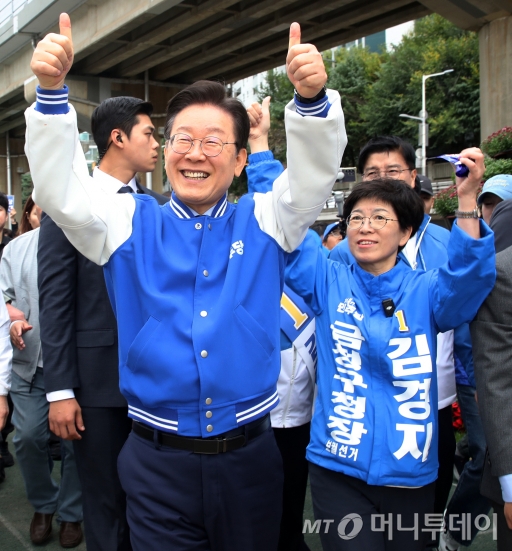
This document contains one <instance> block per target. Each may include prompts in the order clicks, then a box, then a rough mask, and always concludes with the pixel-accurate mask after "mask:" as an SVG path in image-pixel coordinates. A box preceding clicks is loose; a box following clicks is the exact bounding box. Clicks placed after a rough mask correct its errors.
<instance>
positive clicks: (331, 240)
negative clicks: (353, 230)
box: [322, 222, 344, 251]
mask: <svg viewBox="0 0 512 551" xmlns="http://www.w3.org/2000/svg"><path fill="white" fill-rule="evenodd" d="M341 224H342V222H333V223H332V224H329V225H328V226H327V227H326V228H325V230H324V235H323V237H322V245H323V246H324V247H325V248H326V249H327V250H329V251H332V249H334V247H336V245H337V244H338V243H339V242H340V241H343V237H344V235H343V230H342V228H341Z"/></svg>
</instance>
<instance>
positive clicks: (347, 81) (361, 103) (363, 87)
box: [327, 48, 382, 166]
mask: <svg viewBox="0 0 512 551" xmlns="http://www.w3.org/2000/svg"><path fill="white" fill-rule="evenodd" d="M381 58H382V56H381V55H379V54H377V53H372V52H370V51H369V50H368V49H367V48H351V49H349V50H347V49H345V48H341V49H340V50H339V51H338V52H337V54H336V64H335V67H334V68H332V69H330V70H329V80H328V83H327V85H328V87H329V88H332V89H334V90H338V91H339V93H340V95H341V98H342V99H341V101H342V105H343V112H344V115H345V126H346V130H347V138H348V144H347V148H346V149H345V154H344V157H343V165H344V166H355V165H356V164H357V157H358V155H359V150H360V149H361V147H362V146H363V145H364V144H365V143H366V142H367V141H368V131H367V125H366V122H365V121H364V119H363V117H362V111H363V110H364V108H365V106H366V104H367V102H368V96H369V93H370V90H371V89H372V86H373V85H374V83H375V82H376V80H377V78H378V74H379V70H380V68H381V62H382V60H381Z"/></svg>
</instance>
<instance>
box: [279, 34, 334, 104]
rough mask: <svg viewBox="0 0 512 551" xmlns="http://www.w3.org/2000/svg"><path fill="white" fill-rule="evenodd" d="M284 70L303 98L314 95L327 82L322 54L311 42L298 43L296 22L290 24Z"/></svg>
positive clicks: (298, 35)
mask: <svg viewBox="0 0 512 551" xmlns="http://www.w3.org/2000/svg"><path fill="white" fill-rule="evenodd" d="M286 72H287V74H288V78H289V79H290V82H291V83H292V84H293V86H294V87H295V90H297V93H298V94H299V95H300V96H302V97H304V98H313V97H315V96H316V95H317V94H318V93H319V92H320V91H321V90H322V88H323V87H324V86H325V83H326V82H327V73H326V71H325V66H324V61H323V59H322V55H321V54H320V52H319V51H318V50H317V49H316V47H315V46H313V44H301V43H300V25H299V24H298V23H292V24H291V26H290V43H289V46H288V55H287V57H286Z"/></svg>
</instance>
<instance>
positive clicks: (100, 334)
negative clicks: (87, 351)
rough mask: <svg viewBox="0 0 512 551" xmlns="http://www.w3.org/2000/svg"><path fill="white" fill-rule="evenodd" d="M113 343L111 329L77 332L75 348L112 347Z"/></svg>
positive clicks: (113, 338) (113, 337)
mask: <svg viewBox="0 0 512 551" xmlns="http://www.w3.org/2000/svg"><path fill="white" fill-rule="evenodd" d="M114 343H115V335H114V331H113V330H112V329H104V330H101V331H99V330H98V331H77V332H76V346H77V348H97V347H100V346H112V345H113V344H114Z"/></svg>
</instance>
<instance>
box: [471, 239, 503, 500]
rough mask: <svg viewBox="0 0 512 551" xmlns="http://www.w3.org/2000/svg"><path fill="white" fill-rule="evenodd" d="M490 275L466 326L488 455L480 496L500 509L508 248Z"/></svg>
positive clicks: (499, 254)
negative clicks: (493, 281) (484, 293)
mask: <svg viewBox="0 0 512 551" xmlns="http://www.w3.org/2000/svg"><path fill="white" fill-rule="evenodd" d="M496 271H497V278H496V285H495V287H494V289H493V291H492V292H491V294H490V295H489V296H488V297H487V299H486V300H485V302H484V303H483V304H482V306H481V307H480V310H479V311H478V314H477V316H476V318H475V320H474V321H473V322H472V323H471V338H472V341H473V358H474V364H475V379H476V388H477V393H478V406H479V410H480V415H481V417H482V423H483V426H484V432H485V438H486V440H487V446H488V449H489V457H488V458H487V459H486V462H485V467H484V477H483V480H482V493H483V494H484V495H485V496H486V497H489V498H491V499H493V500H494V501H496V502H497V503H503V500H502V497H501V489H500V485H499V481H498V479H497V477H499V476H504V475H507V474H512V407H511V404H512V247H509V248H508V249H505V250H504V251H502V252H501V253H498V254H497V255H496ZM489 470H490V473H489Z"/></svg>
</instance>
